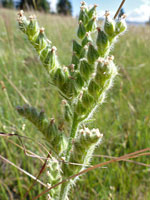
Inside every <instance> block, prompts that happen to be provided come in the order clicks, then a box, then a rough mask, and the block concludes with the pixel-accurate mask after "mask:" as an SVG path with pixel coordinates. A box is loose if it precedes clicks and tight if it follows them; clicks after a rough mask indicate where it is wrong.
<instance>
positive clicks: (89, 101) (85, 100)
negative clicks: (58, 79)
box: [81, 90, 94, 110]
mask: <svg viewBox="0 0 150 200" xmlns="http://www.w3.org/2000/svg"><path fill="white" fill-rule="evenodd" d="M81 100H82V104H83V106H84V107H85V108H87V109H88V110H89V109H90V108H89V106H91V105H93V102H94V98H93V97H92V96H91V95H90V94H89V93H88V91H87V90H84V91H83V95H82V99H81Z"/></svg>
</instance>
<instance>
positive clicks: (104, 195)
mask: <svg viewBox="0 0 150 200" xmlns="http://www.w3.org/2000/svg"><path fill="white" fill-rule="evenodd" d="M35 14H36V15H37V17H38V20H39V22H40V25H41V26H43V27H45V29H46V34H47V36H48V38H49V39H50V40H51V41H52V42H53V44H54V45H55V46H56V47H57V49H58V56H59V60H60V62H61V63H63V64H64V65H68V64H69V63H70V59H71V49H72V46H71V43H72V39H73V38H76V29H77V21H76V20H75V19H72V18H71V17H63V16H61V17H60V16H56V15H46V14H40V13H35ZM27 15H29V13H27ZM16 18H17V17H16V12H15V11H10V10H4V9H1V10H0V81H3V82H4V84H5V87H6V89H3V88H0V131H3V132H7V133H18V134H20V135H24V136H28V137H30V138H32V139H33V141H31V140H27V139H22V140H23V143H24V145H25V146H26V148H27V149H29V150H31V151H32V152H34V153H36V154H38V155H41V156H46V152H45V151H44V150H43V149H42V148H41V146H39V145H38V144H37V142H40V143H43V144H44V140H43V138H42V136H41V134H40V133H39V132H38V131H37V130H36V128H34V127H33V126H32V125H31V124H30V123H29V122H28V121H26V120H24V119H23V118H21V117H20V116H19V115H18V114H17V112H16V110H15V107H16V106H17V105H23V104H25V101H28V102H30V104H32V105H34V106H36V107H38V108H39V109H44V110H45V111H46V112H47V114H48V116H49V117H56V119H59V121H61V120H62V121H63V119H61V114H60V113H61V106H60V101H61V98H60V97H59V96H58V93H57V91H55V89H54V88H53V87H52V86H51V85H50V84H49V77H48V75H47V74H46V71H45V70H44V69H43V67H42V65H41V63H40V61H39V59H38V57H37V55H36V52H35V51H34V49H33V48H32V47H31V45H30V44H29V42H28V41H27V39H26V38H25V36H24V35H23V34H22V33H21V32H20V31H19V30H18V27H17V22H16ZM112 54H113V55H114V56H115V62H116V63H117V65H118V67H119V75H118V77H117V79H116V81H115V83H114V87H113V89H111V91H110V92H109V94H108V97H107V100H106V102H105V103H104V104H103V105H102V106H101V107H100V108H99V110H98V111H97V113H96V121H95V122H94V123H92V124H90V127H97V128H99V129H100V130H101V132H102V133H104V138H103V142H102V144H101V145H100V147H99V148H97V150H96V152H95V155H107V156H121V155H124V154H126V153H130V152H134V151H137V150H140V149H144V148H147V147H150V27H148V26H139V27H134V26H133V27H131V26H130V27H129V28H128V31H127V32H126V33H125V34H124V35H123V36H121V37H120V39H119V41H118V43H117V44H116V45H115V47H114V49H113V52H112ZM54 114H55V115H54ZM10 140H11V141H13V142H16V143H17V144H19V145H21V144H20V142H19V140H18V138H17V137H11V138H10V137H5V138H3V137H0V154H1V155H2V156H4V157H5V158H7V159H8V160H10V161H12V162H13V163H15V164H16V165H17V166H20V167H21V168H23V169H24V170H26V171H28V172H29V173H31V174H33V175H34V176H36V175H37V173H38V172H39V170H40V167H41V166H42V162H40V161H39V160H38V159H37V158H31V157H28V156H26V155H25V154H24V152H23V150H21V149H19V148H18V147H16V146H15V145H13V144H12V143H10ZM105 160H108V158H103V157H99V158H97V157H93V160H92V164H93V165H94V164H97V163H100V162H103V161H105ZM134 161H137V162H143V163H146V164H150V159H149V157H148V156H143V157H140V158H136V159H134ZM42 176H43V175H42ZM45 178H46V177H45V176H43V177H41V180H43V182H45ZM32 182H33V180H32V179H31V178H29V177H28V176H26V175H25V174H22V173H21V172H20V171H18V170H17V169H16V168H14V167H12V166H11V165H9V164H7V163H4V162H3V161H2V160H0V199H1V200H9V199H10V200H20V199H21V198H22V197H23V196H24V195H25V193H26V191H27V189H28V188H29V186H30V185H31V183H32ZM44 189H45V188H44V187H43V186H41V185H40V184H39V183H37V184H36V185H35V186H34V188H33V189H32V190H31V192H30V194H29V196H28V197H27V199H32V198H33V197H35V196H36V195H37V194H39V193H40V192H42V191H43V190H44ZM149 189H150V168H148V167H145V166H140V165H137V164H135V163H127V162H119V163H114V164H111V165H109V166H107V168H100V169H96V170H94V171H91V172H89V173H87V174H86V175H84V176H83V177H81V180H80V181H79V182H77V184H76V186H75V187H74V188H73V189H72V191H71V194H70V199H71V200H99V199H101V200H150V190H149ZM39 199H41V200H44V199H45V196H43V197H41V198H39Z"/></svg>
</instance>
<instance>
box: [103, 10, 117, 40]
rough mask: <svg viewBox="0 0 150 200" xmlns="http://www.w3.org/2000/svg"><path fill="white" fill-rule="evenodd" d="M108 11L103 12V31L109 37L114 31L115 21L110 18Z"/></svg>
mask: <svg viewBox="0 0 150 200" xmlns="http://www.w3.org/2000/svg"><path fill="white" fill-rule="evenodd" d="M109 15H110V14H109V12H108V11H106V13H105V17H106V18H105V22H104V31H105V33H106V34H108V36H109V37H112V36H113V35H114V33H115V21H114V20H112V19H110V17H109Z"/></svg>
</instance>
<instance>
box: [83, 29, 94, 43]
mask: <svg viewBox="0 0 150 200" xmlns="http://www.w3.org/2000/svg"><path fill="white" fill-rule="evenodd" d="M89 42H92V38H91V36H90V34H89V33H88V32H87V33H86V36H85V38H84V39H83V40H82V46H85V45H87V44H88V43H89Z"/></svg>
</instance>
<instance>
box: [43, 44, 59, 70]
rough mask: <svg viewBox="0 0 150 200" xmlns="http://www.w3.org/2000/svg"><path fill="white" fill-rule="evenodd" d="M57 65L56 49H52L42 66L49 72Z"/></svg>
mask: <svg viewBox="0 0 150 200" xmlns="http://www.w3.org/2000/svg"><path fill="white" fill-rule="evenodd" d="M56 64H57V60H56V47H52V49H51V50H50V51H48V54H47V56H46V58H45V60H44V66H45V67H46V69H47V70H48V71H49V72H50V70H52V69H54V68H55V66H56Z"/></svg>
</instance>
